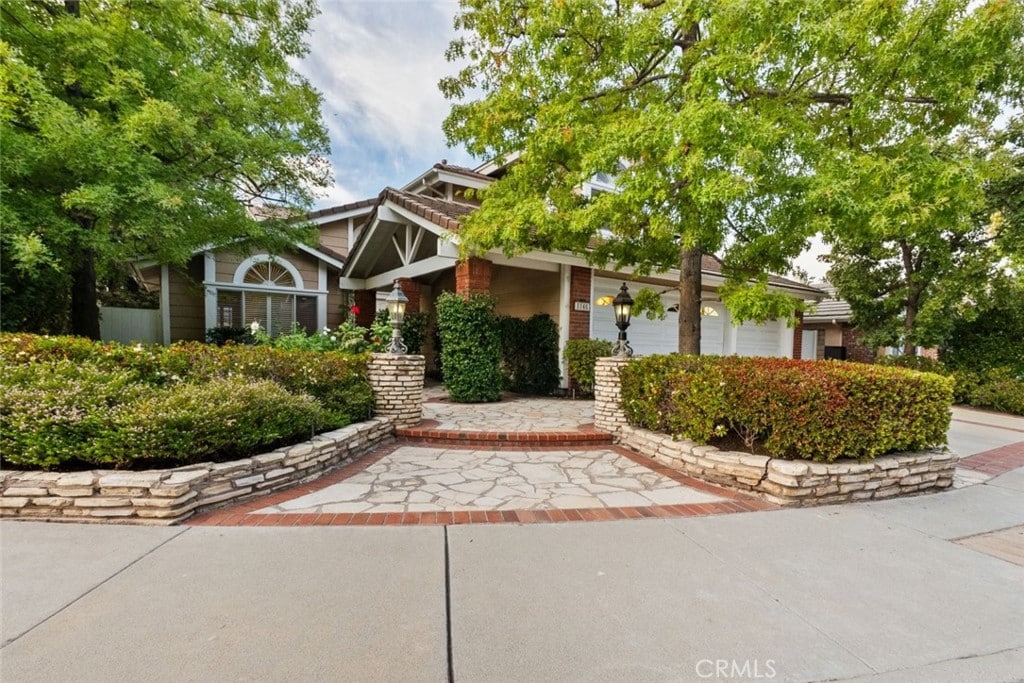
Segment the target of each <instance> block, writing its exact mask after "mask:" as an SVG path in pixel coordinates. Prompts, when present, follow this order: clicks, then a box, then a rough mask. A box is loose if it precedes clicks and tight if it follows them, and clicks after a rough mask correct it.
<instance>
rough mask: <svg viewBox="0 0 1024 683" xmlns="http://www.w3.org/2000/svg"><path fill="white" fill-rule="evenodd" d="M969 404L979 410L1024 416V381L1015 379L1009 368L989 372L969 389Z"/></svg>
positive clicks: (1018, 378)
mask: <svg viewBox="0 0 1024 683" xmlns="http://www.w3.org/2000/svg"><path fill="white" fill-rule="evenodd" d="M970 403H971V405H973V406H977V407H979V408H991V409H992V410H999V411H1002V412H1004V413H1013V414H1014V415H1024V379H1022V378H1020V377H1015V376H1014V374H1013V372H1012V371H1011V370H1010V368H996V369H994V370H990V371H989V372H987V373H985V376H984V378H983V379H982V380H981V382H980V383H979V384H978V385H976V386H975V387H973V388H972V389H971V394H970Z"/></svg>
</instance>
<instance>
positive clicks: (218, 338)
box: [206, 325, 256, 346]
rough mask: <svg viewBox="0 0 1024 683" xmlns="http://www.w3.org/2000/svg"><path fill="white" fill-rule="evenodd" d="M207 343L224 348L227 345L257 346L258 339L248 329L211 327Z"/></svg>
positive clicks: (207, 335)
mask: <svg viewBox="0 0 1024 683" xmlns="http://www.w3.org/2000/svg"><path fill="white" fill-rule="evenodd" d="M206 343H207V344H216V345H217V346H224V345H225V344H229V343H230V344H255V343H256V338H255V337H254V336H253V335H252V330H251V329H249V328H248V327H228V326H224V325H222V326H221V327H211V328H210V329H208V330H206Z"/></svg>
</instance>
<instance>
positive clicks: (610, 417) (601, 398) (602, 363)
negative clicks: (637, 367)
mask: <svg viewBox="0 0 1024 683" xmlns="http://www.w3.org/2000/svg"><path fill="white" fill-rule="evenodd" d="M629 361H630V359H629V358H619V357H617V356H608V357H607V358H598V359H597V366H596V367H595V368H594V427H596V428H597V429H598V430H600V431H602V432H608V433H610V434H615V433H616V432H618V431H619V430H621V429H622V428H623V427H625V426H626V424H627V422H626V414H625V412H624V411H623V410H622V402H621V401H622V384H621V383H620V380H619V370H621V369H622V368H623V367H624V366H625V365H626V364H627V363H629Z"/></svg>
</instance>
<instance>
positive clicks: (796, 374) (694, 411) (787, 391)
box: [621, 355, 952, 462]
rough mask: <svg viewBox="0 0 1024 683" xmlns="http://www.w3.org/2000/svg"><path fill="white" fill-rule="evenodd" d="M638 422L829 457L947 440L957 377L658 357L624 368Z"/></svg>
mask: <svg viewBox="0 0 1024 683" xmlns="http://www.w3.org/2000/svg"><path fill="white" fill-rule="evenodd" d="M621 376H622V404H623V408H624V410H625V412H626V416H627V418H628V419H629V420H630V422H631V423H633V424H636V425H639V426H642V427H646V428H648V429H652V430H655V431H661V432H666V433H669V434H672V435H674V436H677V437H683V438H688V439H692V440H694V441H697V442H699V443H707V442H708V441H709V440H711V439H712V438H714V437H716V436H723V435H725V434H726V433H727V432H733V433H735V434H736V435H738V436H739V437H740V438H742V439H743V440H744V442H745V443H746V444H747V445H748V446H752V445H754V444H755V443H756V444H760V445H761V446H762V447H763V448H764V449H765V450H766V451H767V452H768V453H770V454H771V455H773V456H775V457H785V458H802V459H811V460H817V461H819V462H831V461H833V460H836V459H838V458H862V459H870V458H874V457H876V456H879V455H883V454H885V453H893V452H898V451H908V450H918V449H922V448H928V447H932V446H937V445H941V444H943V443H945V440H946V431H947V429H948V428H949V406H950V404H951V402H952V382H951V381H950V380H949V379H948V378H945V377H940V376H938V375H935V374H932V373H923V372H916V371H911V370H904V369H901V368H887V367H879V366H873V365H861V364H852V363H837V362H829V361H824V362H823V361H799V360H788V359H776V358H739V357H735V356H731V357H726V358H719V357H695V356H675V355H673V356H651V357H647V358H642V359H637V360H635V361H633V362H632V363H630V364H628V365H627V366H626V367H624V368H623V370H622V374H621Z"/></svg>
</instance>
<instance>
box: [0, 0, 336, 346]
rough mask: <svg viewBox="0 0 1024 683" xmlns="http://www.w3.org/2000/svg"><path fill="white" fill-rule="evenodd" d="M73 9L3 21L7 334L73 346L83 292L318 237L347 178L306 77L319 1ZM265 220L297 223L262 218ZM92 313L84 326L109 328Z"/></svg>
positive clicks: (11, 15) (0, 114)
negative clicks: (68, 341) (339, 170)
mask: <svg viewBox="0 0 1024 683" xmlns="http://www.w3.org/2000/svg"><path fill="white" fill-rule="evenodd" d="M74 5H78V3H74ZM72 7H73V6H72V5H71V4H70V3H69V7H67V8H66V7H65V6H64V5H63V4H62V3H53V2H38V3H36V2H10V3H4V7H3V41H2V42H0V101H2V106H0V138H2V139H3V145H4V150H3V154H4V172H3V174H2V179H0V183H2V185H0V194H2V195H3V204H2V207H0V222H2V223H3V226H4V229H3V233H2V236H0V251H3V252H4V254H5V259H6V258H7V256H8V255H9V256H10V260H11V261H12V262H13V266H14V267H13V268H8V267H6V265H7V264H6V263H5V264H4V265H5V267H4V268H3V269H2V272H0V289H2V291H3V297H4V302H5V303H4V306H3V311H2V314H0V315H2V320H3V328H4V329H5V330H10V329H29V330H31V329H39V330H50V331H64V328H65V326H66V325H68V324H69V320H68V307H69V306H71V305H72V301H71V297H69V292H70V290H71V288H72V287H73V288H74V290H75V292H81V291H84V290H88V291H90V292H91V293H94V292H95V290H96V279H97V277H98V278H99V279H100V280H104V279H106V278H107V277H108V276H114V277H117V276H120V275H122V274H123V273H124V271H125V264H127V263H130V262H131V260H132V259H133V258H138V257H141V256H145V257H148V258H153V259H155V260H156V261H158V262H162V263H174V264H179V265H184V264H185V263H186V262H187V260H188V259H189V258H190V257H191V256H192V254H193V253H194V252H195V250H197V249H198V248H200V247H202V246H204V245H207V244H225V243H228V242H231V243H233V244H236V245H239V246H241V247H246V246H259V247H260V248H265V249H269V250H279V249H281V248H282V247H284V246H287V245H289V244H292V243H293V242H294V241H295V240H296V239H299V238H307V237H308V238H311V234H310V233H309V232H308V231H296V229H295V227H294V226H293V225H292V224H291V223H290V221H289V218H290V217H291V216H294V215H300V214H301V212H302V210H303V209H304V208H305V207H307V206H309V205H310V204H311V203H312V199H313V193H314V192H315V191H316V189H317V188H318V187H321V186H324V185H326V184H327V182H328V178H329V175H330V168H329V165H328V164H327V163H326V159H325V157H326V154H327V152H328V140H327V134H326V131H325V129H324V127H323V125H322V123H321V120H320V101H321V98H320V95H319V94H318V93H317V92H316V91H315V90H314V89H313V88H312V87H310V85H309V83H308V82H307V81H306V80H305V79H304V78H303V77H302V76H300V75H299V74H298V73H297V72H296V71H295V70H294V69H293V67H292V64H294V62H295V60H297V59H299V58H301V57H302V56H303V55H304V54H306V52H307V46H306V45H305V43H304V36H305V34H306V33H307V31H308V30H309V23H310V21H311V20H312V18H313V17H314V16H315V15H316V13H317V10H316V6H315V2H314V0H240V1H239V2H222V1H219V0H218V1H216V2H205V1H200V0H181V1H178V2H156V3H132V2H103V3H81V11H80V12H78V13H75V12H73V11H71V9H72ZM55 55H59V56H60V58H59V59H55V58H54V56H55ZM264 204H270V205H273V206H275V207H289V208H291V211H290V212H289V211H285V212H281V211H275V212H267V211H263V212H262V215H263V216H266V217H265V218H264V219H263V220H257V219H256V218H254V217H253V216H254V213H252V212H250V209H258V208H259V207H260V206H261V205H264ZM268 214H270V215H269V216H268ZM92 265H94V266H95V268H92V267H85V266H92ZM83 288H84V290H83ZM51 292H56V293H58V294H59V295H57V296H51ZM33 308H34V309H35V310H37V311H39V312H40V313H44V312H45V315H44V316H42V317H45V324H42V325H38V326H37V325H36V324H35V322H34V321H33V319H32V318H31V316H26V315H25V312H27V311H31V310H33ZM91 308H92V310H91V309H90V307H89V306H84V307H83V306H77V307H76V310H77V311H79V312H82V313H84V314H85V315H86V316H88V317H89V318H90V319H91V322H95V321H96V320H97V318H96V316H97V311H96V310H94V309H95V307H94V306H93V307H91ZM72 320H73V321H75V322H81V321H78V320H76V319H75V318H72ZM96 329H97V330H98V326H97V328H96ZM75 331H76V332H81V333H87V332H90V330H75Z"/></svg>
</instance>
